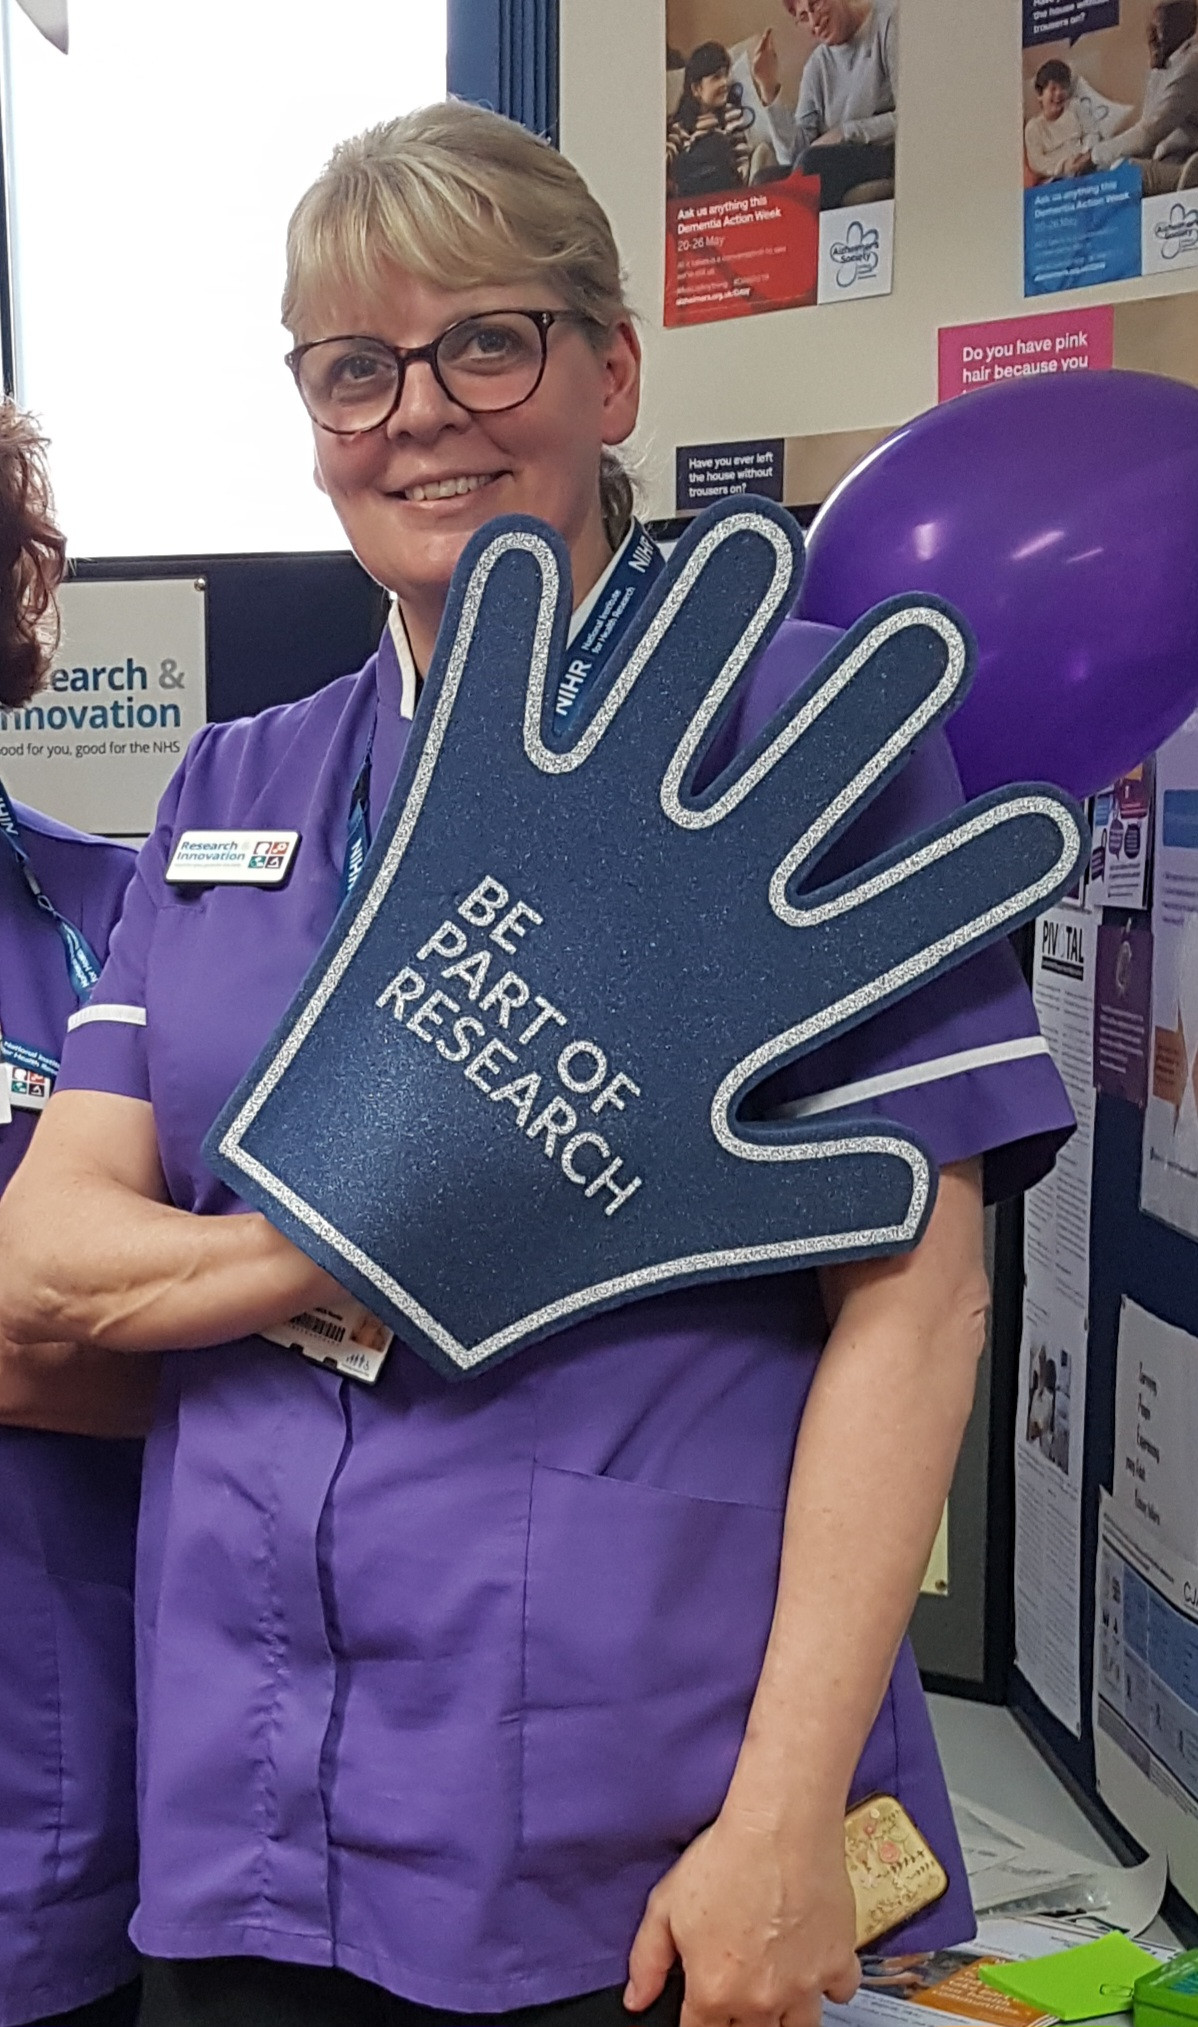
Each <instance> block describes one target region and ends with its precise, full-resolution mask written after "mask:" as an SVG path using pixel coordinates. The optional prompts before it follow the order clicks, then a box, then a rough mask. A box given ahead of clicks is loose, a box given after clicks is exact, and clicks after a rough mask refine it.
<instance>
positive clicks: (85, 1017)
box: [67, 1000, 146, 1034]
mask: <svg viewBox="0 0 1198 2027" xmlns="http://www.w3.org/2000/svg"><path fill="white" fill-rule="evenodd" d="M92 1021H114V1022H116V1024H117V1025H118V1026H119V1027H125V1028H144V1026H145V1024H146V1010H145V1008H144V1006H119V1005H117V1003H116V1002H115V1001H112V1000H109V1001H102V1002H101V1003H100V1005H99V1006H81V1007H80V1009H79V1011H78V1013H73V1014H72V1015H71V1017H70V1019H69V1020H68V1022H67V1033H68V1034H72V1033H73V1032H74V1030H75V1029H76V1028H86V1027H88V1026H90V1024H91V1022H92Z"/></svg>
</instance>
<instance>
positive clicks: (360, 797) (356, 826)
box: [341, 731, 374, 902]
mask: <svg viewBox="0 0 1198 2027" xmlns="http://www.w3.org/2000/svg"><path fill="white" fill-rule="evenodd" d="M373 751H374V733H373V731H372V732H371V734H370V744H369V746H368V747H367V748H366V758H365V760H364V761H363V762H362V766H361V769H360V771H359V774H358V778H357V780H356V781H355V783H354V792H353V796H352V797H351V799H350V805H349V823H348V826H347V835H346V840H345V857H344V859H343V860H342V862H341V899H342V901H343V902H345V901H348V899H349V897H350V895H351V894H352V893H353V891H354V888H355V887H356V886H357V884H358V881H359V880H360V879H361V877H362V868H363V866H364V865H365V864H366V854H367V852H368V851H369V850H370V758H371V754H372V753H373Z"/></svg>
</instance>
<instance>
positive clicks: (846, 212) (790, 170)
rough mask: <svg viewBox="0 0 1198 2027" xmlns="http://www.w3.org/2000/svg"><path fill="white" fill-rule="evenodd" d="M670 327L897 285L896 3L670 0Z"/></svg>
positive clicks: (877, 292)
mask: <svg viewBox="0 0 1198 2027" xmlns="http://www.w3.org/2000/svg"><path fill="white" fill-rule="evenodd" d="M666 45H667V46H666V132H665V135H664V156H665V178H666V263H665V265H666V288H665V322H666V324H667V326H676V325H686V324H708V323H717V322H721V321H722V320H723V319H725V318H728V317H744V316H752V315H754V314H756V313H757V312H759V311H763V310H785V309H796V308H801V307H805V306H809V305H811V304H813V303H842V302H843V303H847V302H853V301H858V300H861V299H862V298H866V297H870V296H886V295H889V294H890V291H891V286H892V280H893V271H894V164H895V136H896V131H897V103H896V80H897V74H898V0H874V4H873V7H872V9H871V10H870V12H869V14H868V16H867V18H866V20H865V22H864V23H862V22H861V21H860V20H858V19H856V17H855V16H854V17H853V18H852V19H850V18H848V16H846V15H845V11H844V10H843V9H841V8H838V7H835V6H831V5H829V4H828V0H784V4H783V6H782V7H781V8H779V6H778V5H777V4H775V0H731V4H730V0H666Z"/></svg>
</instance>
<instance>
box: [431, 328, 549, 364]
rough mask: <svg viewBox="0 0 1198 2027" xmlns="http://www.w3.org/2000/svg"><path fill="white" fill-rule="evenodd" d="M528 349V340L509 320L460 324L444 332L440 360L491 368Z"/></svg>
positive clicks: (512, 360)
mask: <svg viewBox="0 0 1198 2027" xmlns="http://www.w3.org/2000/svg"><path fill="white" fill-rule="evenodd" d="M530 349H531V347H530V343H529V340H528V339H527V338H526V337H525V336H524V335H523V333H522V332H520V331H517V330H514V329H513V328H512V327H511V325H509V324H464V325H463V326H462V327H461V329H460V330H457V331H451V332H449V333H448V334H447V341H446V343H445V344H444V346H443V348H442V352H441V363H442V365H444V366H464V367H467V368H469V367H472V366H473V367H486V368H488V369H490V370H494V368H495V367H497V366H498V367H503V366H512V365H515V364H517V363H518V362H519V361H520V360H522V359H523V358H524V356H525V354H526V353H527V352H528V351H529V350H530Z"/></svg>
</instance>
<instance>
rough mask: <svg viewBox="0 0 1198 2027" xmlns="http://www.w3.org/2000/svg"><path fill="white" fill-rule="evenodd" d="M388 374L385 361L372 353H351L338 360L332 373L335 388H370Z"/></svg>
mask: <svg viewBox="0 0 1198 2027" xmlns="http://www.w3.org/2000/svg"><path fill="white" fill-rule="evenodd" d="M385 372H386V367H385V366H384V364H383V361H382V360H381V359H379V358H377V357H376V356H375V355H374V354H373V353H370V352H351V353H349V354H348V356H347V357H346V358H344V359H339V360H337V362H336V364H335V365H334V367H333V371H332V381H333V385H334V386H335V387H346V388H357V387H363V386H366V387H369V386H370V385H372V384H373V382H374V381H376V380H378V379H379V378H380V377H382V376H383V375H384V374H385Z"/></svg>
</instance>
